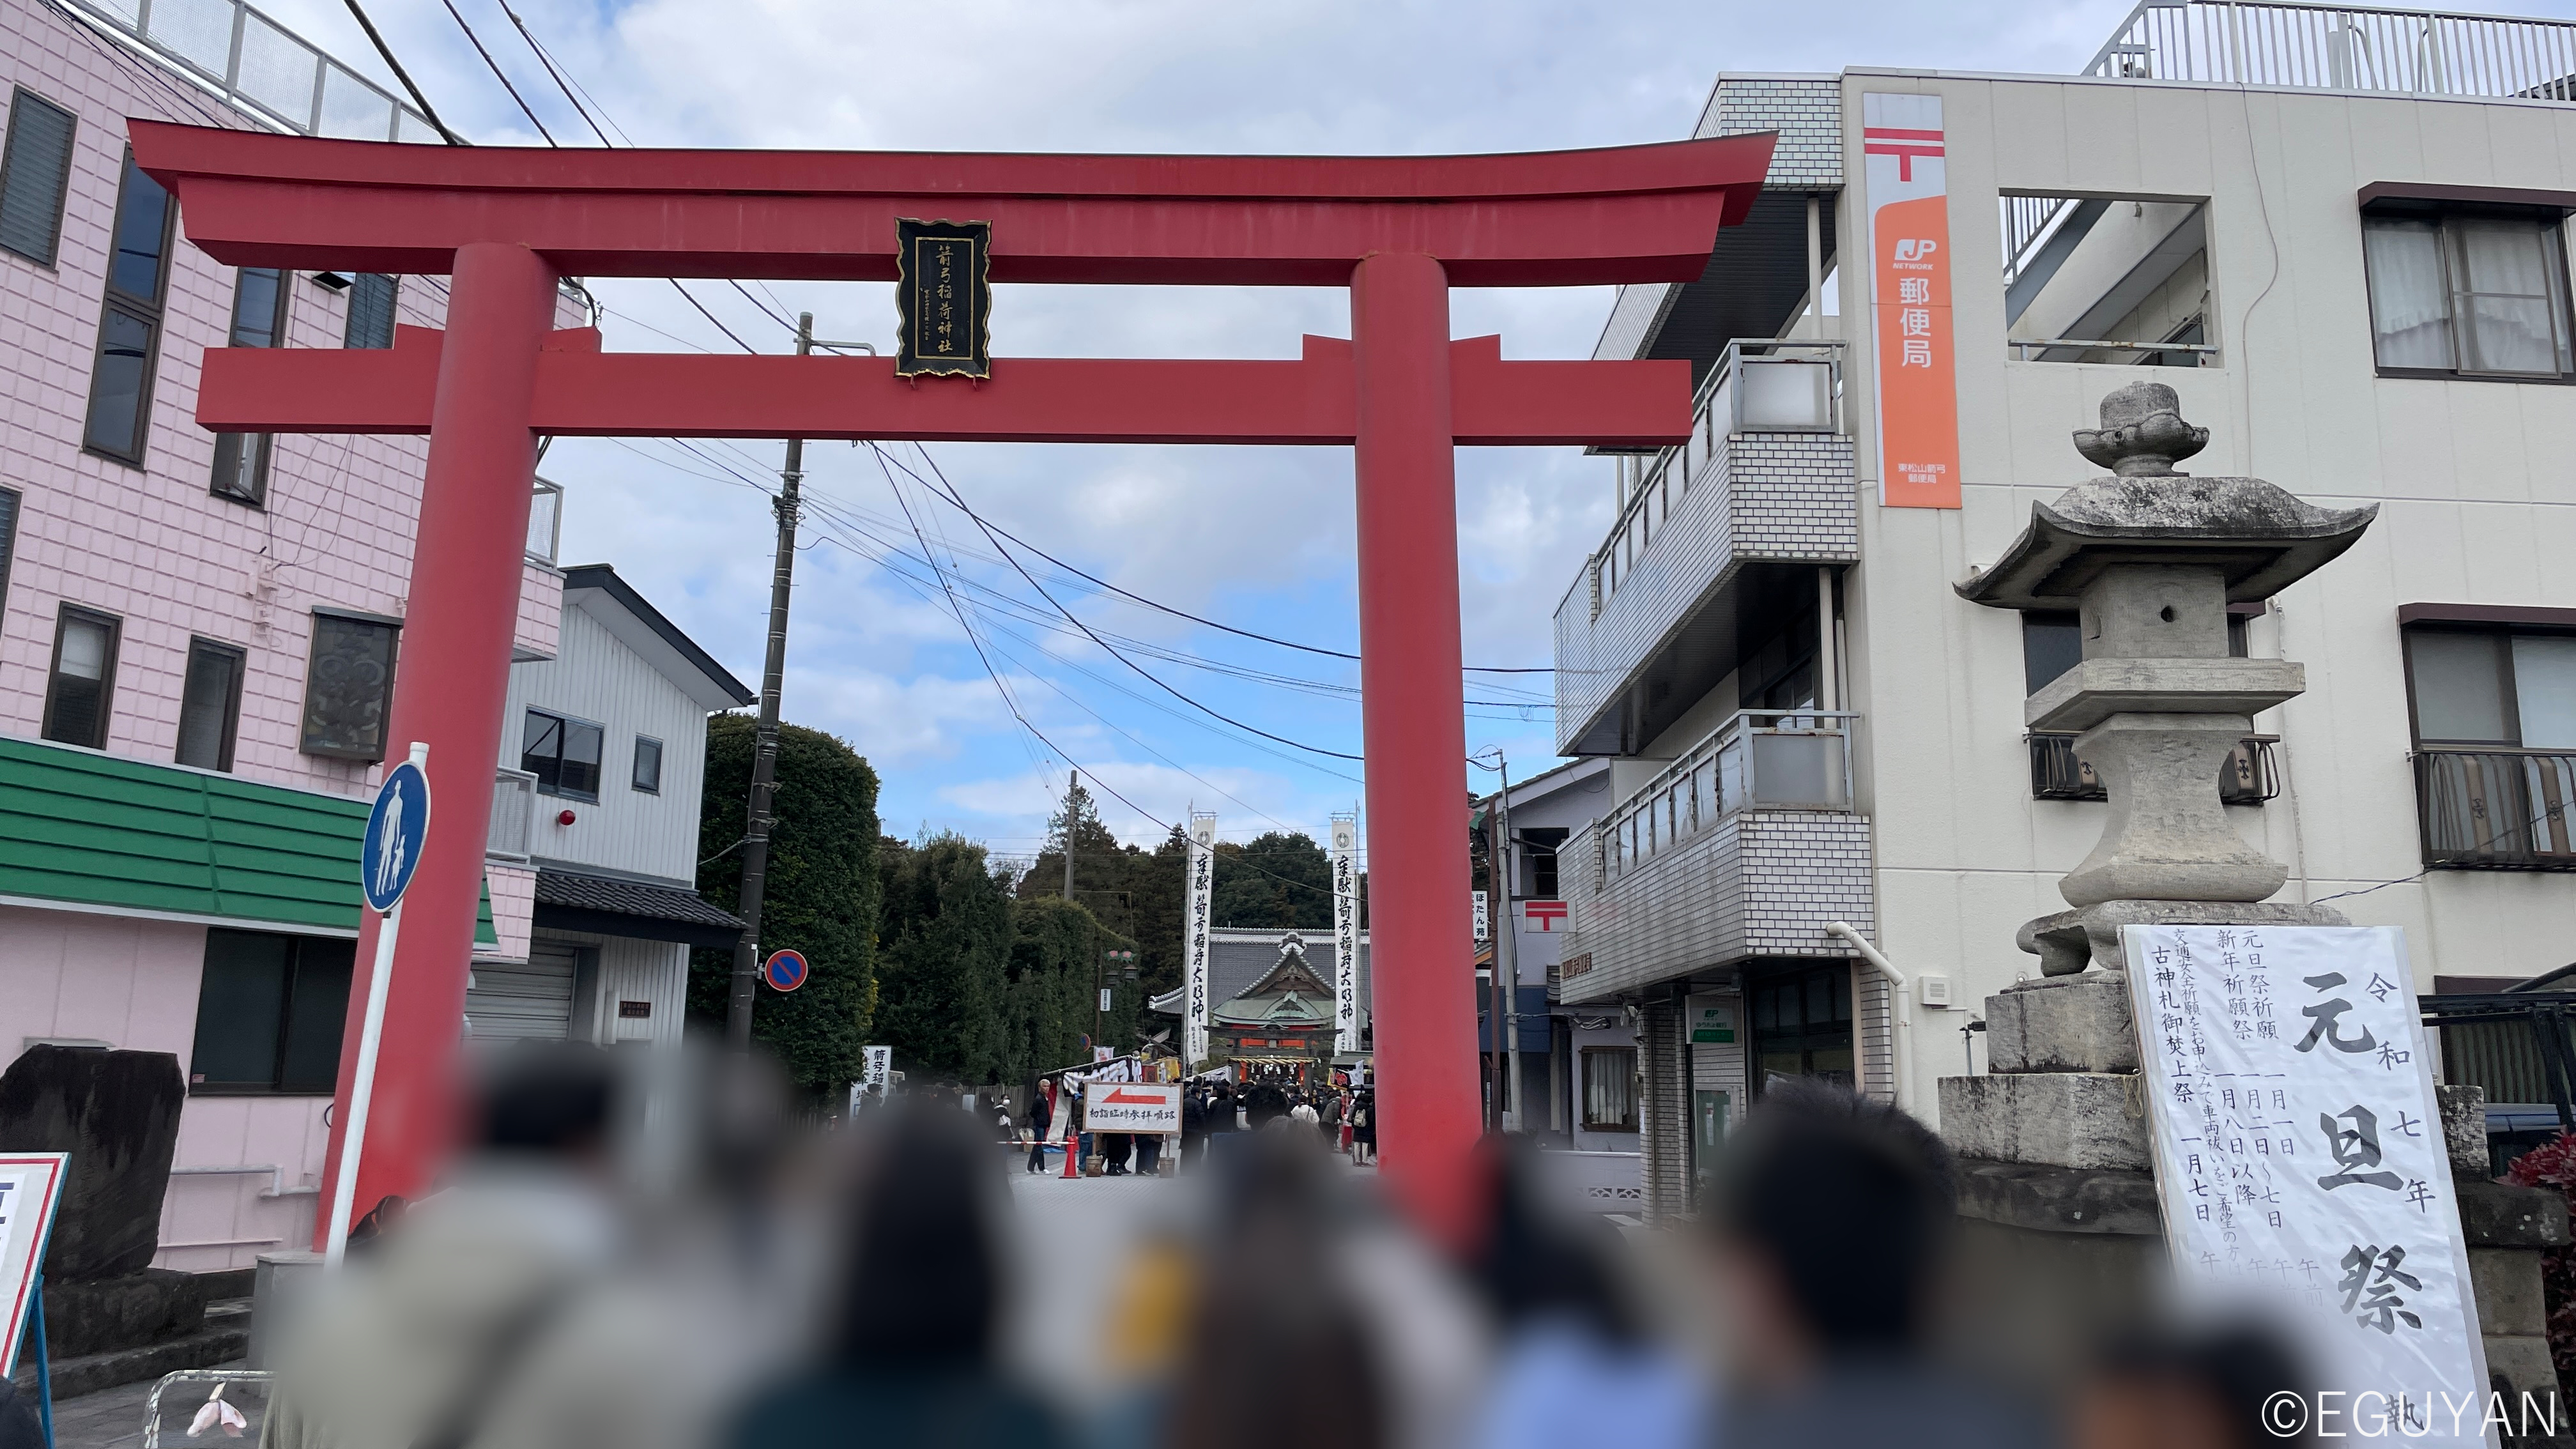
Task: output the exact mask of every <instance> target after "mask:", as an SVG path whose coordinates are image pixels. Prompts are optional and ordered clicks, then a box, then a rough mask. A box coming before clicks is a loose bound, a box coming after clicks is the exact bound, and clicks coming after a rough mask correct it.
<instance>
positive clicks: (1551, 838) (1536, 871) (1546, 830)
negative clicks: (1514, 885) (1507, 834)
mask: <svg viewBox="0 0 2576 1449" xmlns="http://www.w3.org/2000/svg"><path fill="white" fill-rule="evenodd" d="M1518 834H1519V835H1520V838H1521V844H1522V846H1523V847H1524V848H1525V849H1526V851H1527V854H1526V855H1525V856H1524V857H1523V859H1525V860H1526V861H1527V862H1528V866H1527V868H1528V870H1529V875H1528V876H1527V877H1525V878H1524V879H1523V880H1522V881H1521V889H1522V891H1523V892H1524V893H1525V894H1528V895H1530V896H1533V897H1536V898H1537V899H1539V900H1543V901H1552V900H1555V899H1556V898H1557V897H1558V896H1559V895H1560V894H1561V893H1562V886H1561V884H1560V878H1559V876H1558V874H1557V865H1556V852H1557V849H1558V847H1560V846H1562V845H1564V844H1565V837H1566V834H1567V832H1566V830H1565V828H1564V827H1563V826H1541V827H1537V828H1534V829H1530V830H1523V831H1520V832H1518Z"/></svg>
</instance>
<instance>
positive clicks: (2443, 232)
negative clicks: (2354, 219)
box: [2361, 203, 2576, 379]
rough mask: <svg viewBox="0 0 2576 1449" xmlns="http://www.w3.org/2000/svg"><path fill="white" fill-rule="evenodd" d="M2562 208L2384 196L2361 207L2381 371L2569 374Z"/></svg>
mask: <svg viewBox="0 0 2576 1449" xmlns="http://www.w3.org/2000/svg"><path fill="white" fill-rule="evenodd" d="M2562 220H2563V218H2562V217H2561V216H2560V214H2559V213H2557V212H2554V211H2549V212H2532V211H2520V212H2516V211H2508V210H2502V209H2496V210H2464V209H2448V210H2445V209H2435V208H2431V207H2405V206H2402V205H2401V206H2394V207H2392V206H2389V205H2388V204H2386V203H2381V204H2378V205H2376V206H2374V208H2373V209H2372V210H2371V211H2369V212H2366V213H2364V214H2363V216H2362V219H2361V248H2362V253H2361V254H2362V263H2363V268H2364V270H2365V271H2366V272H2367V274H2368V277H2369V285H2370V332H2371V342H2372V345H2373V347H2374V348H2375V349H2376V352H2377V356H2378V360H2379V367H2380V370H2381V371H2382V372H2393V373H2398V374H2401V375H2404V374H2415V375H2427V376H2456V377H2498V378H2550V379H2558V378H2565V377H2568V376H2570V375H2576V359H2571V355H2570V344H2569V328H2568V302H2567V249H2566V242H2565V237H2564V232H2563V228H2562V225H2561V223H2562Z"/></svg>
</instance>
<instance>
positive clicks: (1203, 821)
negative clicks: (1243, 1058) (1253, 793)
mask: <svg viewBox="0 0 2576 1449" xmlns="http://www.w3.org/2000/svg"><path fill="white" fill-rule="evenodd" d="M1189 869H1190V880H1189V901H1188V905H1187V906H1186V908H1185V911H1184V914H1183V915H1182V917H1181V938H1182V947H1183V949H1184V950H1186V951H1187V952H1188V953H1189V955H1188V965H1187V968H1186V971H1187V974H1186V976H1185V978H1184V979H1185V980H1186V981H1187V983H1188V985H1189V989H1190V994H1189V997H1188V999H1187V1000H1185V1001H1184V1002H1183V1003H1182V1016H1181V1060H1182V1061H1184V1062H1186V1063H1188V1064H1189V1066H1190V1067H1191V1069H1192V1070H1196V1069H1197V1067H1198V1065H1199V1064H1200V1063H1201V1062H1204V1061H1206V1060H1207V1055H1208V1013H1209V1012H1210V1011H1211V1010H1213V1009H1214V1007H1215V1003H1214V1002H1211V1001H1209V1000H1208V900H1209V896H1210V895H1211V893H1212V892H1213V891H1214V890H1215V887H1216V816H1214V815H1213V814H1209V815H1202V814H1200V813H1199V812H1197V811H1195V810H1193V811H1191V812H1190V854H1189Z"/></svg>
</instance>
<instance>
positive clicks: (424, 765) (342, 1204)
mask: <svg viewBox="0 0 2576 1449" xmlns="http://www.w3.org/2000/svg"><path fill="white" fill-rule="evenodd" d="M411 767H412V768H413V769H414V770H418V771H421V772H423V773H424V774H426V772H427V770H428V768H429V746H428V745H426V744H424V743H422V742H421V741H419V740H414V741H412V746H411ZM422 825H423V827H424V828H423V829H422V832H421V833H422V835H423V836H426V835H427V834H428V831H427V829H426V825H427V822H426V821H425V820H424V821H423V822H422ZM401 937H402V898H401V897H400V896H399V895H397V896H396V897H395V898H394V901H393V904H392V908H391V909H389V910H387V911H385V912H384V913H383V920H382V921H381V922H380V923H379V924H378V925H377V927H376V964H375V967H374V969H373V970H371V971H369V972H368V973H367V1016H366V1021H365V1024H364V1025H363V1026H362V1027H360V1029H359V1032H358V1071H357V1075H356V1077H355V1078H353V1079H352V1081H351V1083H350V1087H349V1120H348V1122H347V1123H346V1124H345V1125H344V1127H343V1129H342V1131H341V1133H340V1171H339V1174H338V1176H337V1178H336V1180H335V1181H334V1182H333V1184H332V1190H331V1233H330V1236H329V1237H327V1238H326V1239H324V1240H323V1249H322V1266H323V1268H324V1269H325V1270H326V1271H327V1270H330V1269H334V1268H337V1267H339V1266H340V1260H341V1259H343V1258H345V1257H346V1256H348V1252H349V1215H350V1213H351V1211H352V1210H353V1209H355V1207H356V1206H357V1201H358V1160H359V1156H360V1154H361V1153H363V1152H364V1151H365V1148H366V1140H367V1109H368V1108H369V1107H370V1106H372V1105H373V1104H374V1102H375V1096H376V1056H377V1053H378V1052H379V1051H380V1050H381V1049H382V1048H383V1046H384V1041H385V999H386V998H387V997H388V996H389V995H391V994H392V993H391V990H390V988H391V986H392V984H393V974H394V943H395V942H396V941H398V940H400V939H401Z"/></svg>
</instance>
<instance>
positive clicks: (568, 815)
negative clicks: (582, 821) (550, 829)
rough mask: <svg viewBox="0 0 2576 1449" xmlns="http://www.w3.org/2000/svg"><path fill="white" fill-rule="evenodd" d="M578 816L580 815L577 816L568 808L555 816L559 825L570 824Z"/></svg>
mask: <svg viewBox="0 0 2576 1449" xmlns="http://www.w3.org/2000/svg"><path fill="white" fill-rule="evenodd" d="M577 818H579V817H577V816H575V815H574V814H573V813H572V812H571V811H569V810H566V811H564V812H563V813H561V814H559V815H557V816H556V817H555V823H556V824H557V825H570V824H571V823H573V821H574V820H575V819H577Z"/></svg>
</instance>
